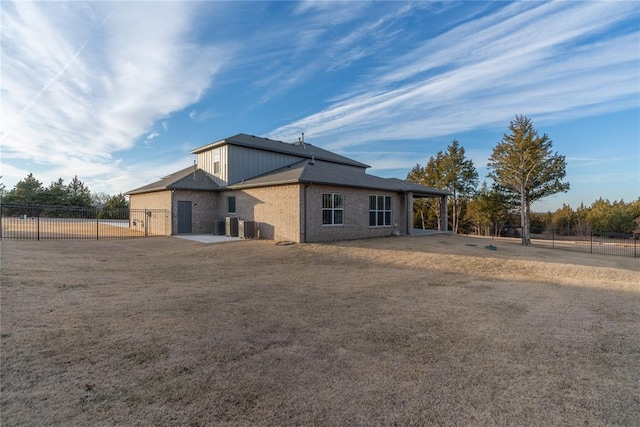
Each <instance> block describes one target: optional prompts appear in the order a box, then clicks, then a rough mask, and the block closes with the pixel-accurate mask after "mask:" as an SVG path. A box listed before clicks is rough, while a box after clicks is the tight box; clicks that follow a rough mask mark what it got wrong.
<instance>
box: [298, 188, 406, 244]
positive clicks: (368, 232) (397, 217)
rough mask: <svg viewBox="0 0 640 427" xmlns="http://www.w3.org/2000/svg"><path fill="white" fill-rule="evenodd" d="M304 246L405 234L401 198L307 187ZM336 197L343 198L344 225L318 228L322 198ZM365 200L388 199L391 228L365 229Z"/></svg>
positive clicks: (366, 218) (392, 193) (355, 190)
mask: <svg viewBox="0 0 640 427" xmlns="http://www.w3.org/2000/svg"><path fill="white" fill-rule="evenodd" d="M306 192H307V194H306V199H307V205H308V206H307V242H322V241H331V240H349V239H362V238H367V237H381V236H389V235H391V234H392V233H394V232H400V233H403V234H404V233H405V232H406V229H407V226H406V221H407V218H406V215H405V212H406V211H405V205H406V201H405V195H404V194H399V193H396V192H388V191H380V190H366V189H355V188H347V187H332V186H322V185H311V186H309V187H308V188H307V190H306ZM325 193H336V194H342V195H343V196H344V224H342V225H323V224H322V195H323V194H325ZM369 196H390V197H391V225H390V226H384V227H369Z"/></svg>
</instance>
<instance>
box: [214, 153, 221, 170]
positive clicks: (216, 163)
mask: <svg viewBox="0 0 640 427" xmlns="http://www.w3.org/2000/svg"><path fill="white" fill-rule="evenodd" d="M213 174H214V175H220V150H214V151H213Z"/></svg>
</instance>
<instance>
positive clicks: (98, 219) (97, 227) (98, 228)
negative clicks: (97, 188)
mask: <svg viewBox="0 0 640 427" xmlns="http://www.w3.org/2000/svg"><path fill="white" fill-rule="evenodd" d="M96 240H100V215H99V213H98V207H97V206H96Z"/></svg>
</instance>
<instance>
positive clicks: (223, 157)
mask: <svg viewBox="0 0 640 427" xmlns="http://www.w3.org/2000/svg"><path fill="white" fill-rule="evenodd" d="M228 148H229V146H228V145H223V146H220V147H217V148H214V149H211V150H207V151H203V152H202V153H198V155H197V158H196V162H197V164H198V168H200V169H202V170H203V171H205V172H207V173H208V174H209V175H210V176H211V177H212V178H213V180H214V181H215V183H216V184H218V185H220V186H226V185H227V184H229V178H228V169H229V168H228V167H227V165H228V162H227V157H228V155H227V152H228ZM215 151H218V152H219V153H220V172H219V173H214V166H213V164H214V152H215Z"/></svg>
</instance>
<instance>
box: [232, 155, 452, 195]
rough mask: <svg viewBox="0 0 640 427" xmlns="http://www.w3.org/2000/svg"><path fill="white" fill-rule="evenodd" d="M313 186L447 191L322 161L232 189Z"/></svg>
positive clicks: (427, 192) (305, 162)
mask: <svg viewBox="0 0 640 427" xmlns="http://www.w3.org/2000/svg"><path fill="white" fill-rule="evenodd" d="M294 183H312V184H326V185H336V186H341V187H356V188H368V189H374V190H387V191H399V192H404V191H412V192H413V193H414V195H416V196H421V195H428V196H444V195H447V194H449V193H448V192H447V191H444V190H438V189H436V188H430V187H425V186H423V185H419V184H415V183H412V182H408V181H404V180H402V179H398V178H381V177H379V176H375V175H368V174H366V173H365V172H364V171H363V170H361V169H357V168H354V167H349V166H344V165H339V164H335V163H330V162H324V161H322V160H316V161H315V162H310V161H308V160H303V161H300V162H298V163H294V164H292V165H289V166H286V167H283V168H280V169H278V170H275V171H273V172H269V173H267V174H264V175H261V176H258V177H255V178H252V179H248V180H245V181H244V182H241V183H237V184H234V185H230V186H229V188H231V189H234V190H236V189H238V190H239V189H243V188H251V187H266V186H272V185H283V184H294Z"/></svg>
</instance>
